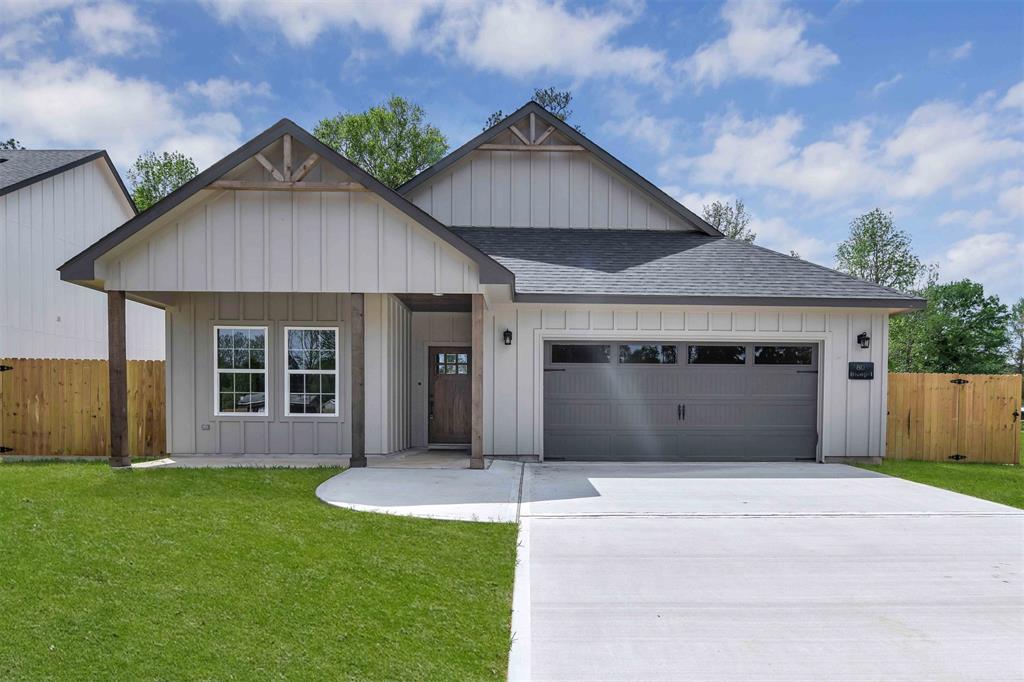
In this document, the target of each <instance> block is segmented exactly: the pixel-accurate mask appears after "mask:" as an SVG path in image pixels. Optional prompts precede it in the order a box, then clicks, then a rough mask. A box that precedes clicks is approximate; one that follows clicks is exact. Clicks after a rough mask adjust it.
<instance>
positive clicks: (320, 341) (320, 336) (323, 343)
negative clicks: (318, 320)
mask: <svg viewBox="0 0 1024 682" xmlns="http://www.w3.org/2000/svg"><path fill="white" fill-rule="evenodd" d="M312 334H313V338H314V340H315V342H314V343H313V344H312V347H313V348H316V349H317V350H320V351H333V350H334V336H335V332H334V330H333V329H318V330H316V331H314V332H312Z"/></svg>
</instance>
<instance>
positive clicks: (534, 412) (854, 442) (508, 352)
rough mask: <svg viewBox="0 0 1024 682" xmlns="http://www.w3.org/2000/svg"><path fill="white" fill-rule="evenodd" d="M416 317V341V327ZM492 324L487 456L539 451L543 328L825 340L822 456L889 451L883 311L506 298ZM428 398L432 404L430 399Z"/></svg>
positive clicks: (565, 334) (490, 314) (582, 333)
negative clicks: (852, 372)
mask: <svg viewBox="0 0 1024 682" xmlns="http://www.w3.org/2000/svg"><path fill="white" fill-rule="evenodd" d="M417 315H418V314H417ZM415 317H416V316H415V315H414V339H415V338H417V328H418V326H417V324H416V319H415ZM484 324H485V328H486V329H487V331H488V332H489V333H488V335H487V336H488V338H489V342H488V344H487V355H486V356H485V362H486V363H487V365H486V368H487V369H486V370H485V376H487V377H492V379H491V383H492V386H493V391H492V392H491V393H490V394H489V395H488V399H487V400H486V401H485V404H484V424H485V433H486V434H488V437H487V439H485V444H484V447H485V452H486V454H489V455H534V454H539V451H540V448H541V441H540V436H541V433H540V423H539V417H538V415H539V413H540V405H539V402H538V401H539V400H540V396H541V395H542V394H543V390H542V386H538V385H537V381H538V376H542V375H540V374H539V373H538V368H539V367H541V366H542V365H543V358H542V356H541V352H542V351H541V349H540V348H539V347H538V344H537V341H536V339H537V337H538V333H541V334H549V335H551V334H556V335H558V336H559V338H572V337H573V336H575V337H576V338H582V339H586V338H589V339H597V338H601V337H602V336H606V337H610V338H619V339H623V338H625V336H626V335H628V336H630V337H631V338H636V339H642V338H645V336H646V337H650V338H671V339H676V340H681V341H685V340H687V339H721V340H727V339H735V340H737V341H739V340H744V341H752V340H758V339H762V338H764V339H768V338H776V339H783V338H784V339H786V340H797V341H799V340H808V341H812V342H821V341H826V343H825V345H824V347H825V349H826V352H827V355H823V356H822V361H821V372H822V375H821V376H822V388H821V390H822V391H823V393H822V395H821V399H820V402H821V406H822V419H823V420H824V421H825V422H827V423H826V424H823V426H824V440H823V441H822V453H823V455H824V456H826V457H829V456H852V457H858V456H872V457H877V456H882V455H883V454H884V452H885V414H886V405H885V401H886V392H885V386H886V384H885V376H886V373H887V371H888V359H887V350H886V344H885V338H886V334H887V332H888V318H887V315H886V313H884V312H874V311H861V310H849V311H847V310H841V309H840V310H836V309H832V310H816V311H807V310H800V309H767V310H757V309H732V308H687V307H681V306H676V307H669V308H654V307H641V308H630V307H617V306H570V307H564V306H563V307H560V306H556V305H528V304H506V305H497V306H495V307H493V308H492V309H490V310H488V311H487V313H486V315H485V319H484ZM505 329H509V330H511V331H512V332H513V336H514V340H513V344H512V345H511V346H505V345H504V343H503V341H502V332H504V331H505ZM862 331H867V332H868V333H869V334H870V335H871V337H872V343H871V348H869V349H862V348H860V347H859V346H858V345H857V343H856V337H857V334H858V333H860V332H862ZM420 333H422V330H421V331H420ZM851 361H872V362H874V363H875V377H876V378H875V380H873V381H849V380H848V379H847V363H848V362H851ZM415 400H417V398H416V396H415V395H414V401H415ZM421 402H424V403H425V398H424V399H422V400H421ZM414 404H415V403H414ZM414 434H415V435H416V436H417V437H418V434H416V432H414Z"/></svg>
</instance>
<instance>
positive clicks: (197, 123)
mask: <svg viewBox="0 0 1024 682" xmlns="http://www.w3.org/2000/svg"><path fill="white" fill-rule="evenodd" d="M0 92H17V93H18V97H17V98H9V97H0V127H3V128H5V129H8V130H12V131H16V132H17V137H18V139H19V140H21V141H22V143H24V144H25V146H27V147H41V146H52V147H71V148H105V149H107V150H108V151H109V152H110V154H111V156H112V157H114V159H115V161H116V162H117V163H118V164H120V165H121V166H122V167H124V166H125V165H126V164H129V163H131V162H132V161H134V160H135V158H136V157H137V156H138V155H139V154H140V153H141V152H142V151H145V150H146V149H153V150H156V151H161V150H169V149H177V150H178V151H181V152H183V153H185V154H188V155H189V156H192V157H193V158H194V159H195V160H196V162H197V163H198V164H199V165H200V167H203V166H207V165H209V164H210V163H212V162H213V161H216V160H217V159H219V158H220V157H221V156H223V155H224V154H226V153H227V152H229V151H231V150H232V149H234V148H235V147H237V146H238V145H239V144H240V141H239V135H240V133H241V125H240V123H239V122H238V119H237V118H235V116H233V115H232V114H216V115H198V116H190V115H188V114H186V112H184V111H183V110H182V109H181V108H180V107H179V106H178V103H177V101H176V98H175V96H174V95H173V93H171V92H170V91H168V90H167V89H166V88H164V87H163V86H162V85H160V84H158V83H154V82H151V81H147V80H144V79H141V78H129V77H123V76H119V75H117V74H114V73H112V72H110V71H107V70H105V69H101V68H98V67H96V66H91V65H88V64H83V63H81V62H79V61H76V60H66V61H61V62H48V61H34V62H30V63H28V64H25V65H24V66H22V67H20V68H17V69H6V70H0Z"/></svg>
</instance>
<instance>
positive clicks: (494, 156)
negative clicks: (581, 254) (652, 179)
mask: <svg viewBox="0 0 1024 682" xmlns="http://www.w3.org/2000/svg"><path fill="white" fill-rule="evenodd" d="M409 197H410V198H411V199H412V201H413V203H415V204H416V205H417V206H419V207H420V208H422V209H423V210H424V211H426V212H427V213H429V214H430V215H432V216H434V218H436V219H437V220H438V221H440V222H442V223H444V224H445V225H457V226H472V227H573V228H590V229H598V228H610V229H648V230H691V229H693V228H691V227H689V226H688V225H686V224H685V223H683V222H682V221H681V220H680V219H679V218H678V217H677V216H675V215H672V214H670V213H669V211H667V210H666V209H665V208H664V207H663V206H662V205H661V204H660V203H658V202H656V201H654V200H652V199H651V198H650V197H649V196H648V195H647V194H646V193H645V192H643V191H641V190H640V189H639V188H638V187H636V186H634V185H633V184H632V183H630V182H628V181H626V180H625V179H623V178H622V177H621V176H620V175H618V174H617V173H615V172H613V171H612V170H611V169H609V168H608V167H607V166H606V165H604V164H603V163H601V162H600V161H598V160H597V159H596V158H594V157H593V155H592V154H590V152H513V151H489V150H477V151H474V152H472V153H470V154H469V155H468V156H467V157H466V158H464V159H462V160H460V161H459V162H458V163H456V164H455V165H454V166H453V167H452V168H450V169H448V170H445V171H443V172H442V173H439V174H438V175H437V176H435V177H433V178H431V179H430V180H428V181H427V182H425V183H424V184H423V185H421V186H419V187H417V188H415V189H414V190H413V191H412V192H411V193H410V195H409Z"/></svg>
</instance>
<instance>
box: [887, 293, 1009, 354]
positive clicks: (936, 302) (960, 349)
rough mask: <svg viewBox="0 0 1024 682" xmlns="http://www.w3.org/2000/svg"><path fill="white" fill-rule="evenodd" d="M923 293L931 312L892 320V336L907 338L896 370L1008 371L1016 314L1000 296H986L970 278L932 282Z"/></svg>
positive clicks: (907, 315)
mask: <svg viewBox="0 0 1024 682" xmlns="http://www.w3.org/2000/svg"><path fill="white" fill-rule="evenodd" d="M921 293H922V295H923V296H925V298H927V299H928V307H927V308H925V309H924V310H922V311H918V312H914V313H908V314H905V315H900V316H896V317H894V318H893V319H892V321H891V326H890V338H891V337H892V336H893V335H896V336H898V337H901V338H902V339H904V341H903V342H902V343H901V352H900V353H898V354H897V355H896V356H895V357H893V356H890V369H891V370H892V371H894V372H962V373H964V374H1001V373H1003V372H1005V371H1006V355H1005V352H1006V346H1007V344H1008V342H1009V338H1010V332H1009V329H1008V326H1009V322H1010V314H1009V311H1008V310H1007V308H1006V306H1005V305H1003V304H1002V303H1000V302H999V297H998V296H985V291H984V288H983V287H982V285H981V284H979V283H978V282H972V281H971V280H969V279H964V280H961V281H959V282H950V283H948V284H931V285H929V286H928V287H926V288H925V289H924V290H923V291H922V292H921ZM892 345H893V344H892V342H890V347H891V346H892Z"/></svg>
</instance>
